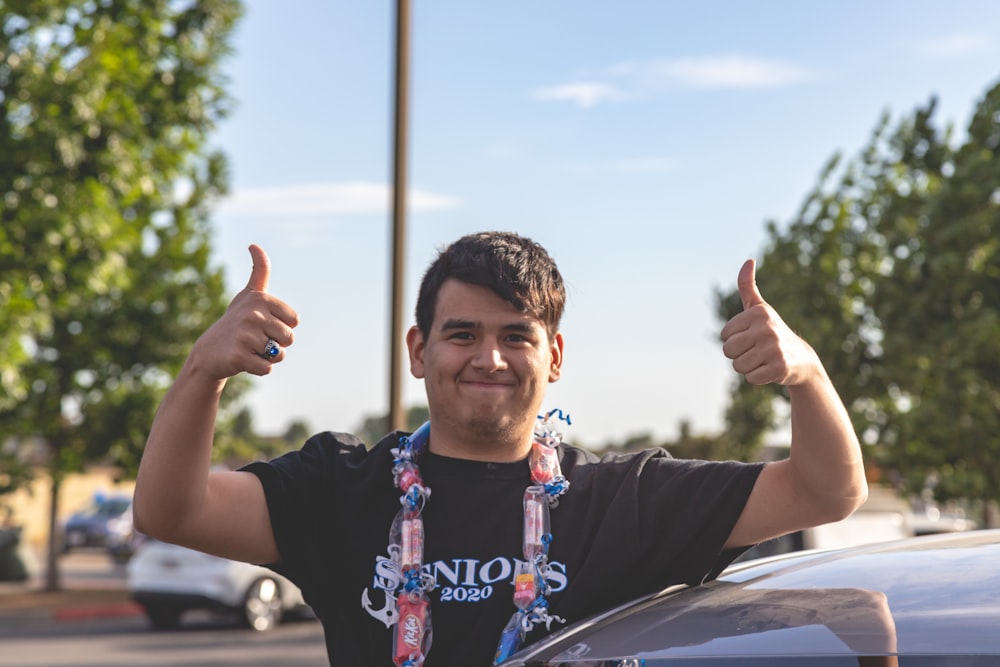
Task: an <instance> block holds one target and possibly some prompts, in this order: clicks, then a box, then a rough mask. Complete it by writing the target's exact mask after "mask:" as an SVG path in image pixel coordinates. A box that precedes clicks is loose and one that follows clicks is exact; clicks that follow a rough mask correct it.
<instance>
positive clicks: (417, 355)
mask: <svg viewBox="0 0 1000 667" xmlns="http://www.w3.org/2000/svg"><path fill="white" fill-rule="evenodd" d="M424 347H425V345H424V335H423V334H422V333H420V328H419V327H417V326H416V325H414V326H412V327H410V329H409V331H407V332H406V349H408V350H409V351H410V375H412V376H413V377H415V378H417V379H418V380H419V379H422V378H423V377H424Z"/></svg>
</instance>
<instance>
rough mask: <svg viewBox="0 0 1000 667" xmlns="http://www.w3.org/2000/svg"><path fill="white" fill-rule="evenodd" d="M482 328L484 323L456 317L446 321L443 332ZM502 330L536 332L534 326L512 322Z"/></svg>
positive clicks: (442, 326) (442, 328)
mask: <svg viewBox="0 0 1000 667" xmlns="http://www.w3.org/2000/svg"><path fill="white" fill-rule="evenodd" d="M482 326H483V324H482V322H475V321H473V320H463V319H459V318H457V317H455V318H450V319H447V320H445V321H444V323H443V324H442V325H441V331H451V330H453V329H479V328H481V327H482ZM500 328H501V329H503V330H504V331H517V332H519V333H531V332H532V331H534V327H532V325H531V324H530V323H528V322H511V323H509V324H505V325H503V326H502V327H500Z"/></svg>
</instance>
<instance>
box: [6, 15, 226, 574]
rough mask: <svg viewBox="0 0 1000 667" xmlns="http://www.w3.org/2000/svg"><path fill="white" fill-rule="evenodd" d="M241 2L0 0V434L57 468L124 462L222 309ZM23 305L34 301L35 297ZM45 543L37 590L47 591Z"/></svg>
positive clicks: (51, 565)
mask: <svg viewBox="0 0 1000 667" xmlns="http://www.w3.org/2000/svg"><path fill="white" fill-rule="evenodd" d="M240 12H241V5H240V4H239V2H237V1H236V0H197V1H196V0H191V1H188V2H183V1H177V0H102V1H100V2H93V1H90V0H0V197H2V209H0V266H2V267H3V269H2V271H3V273H2V274H0V285H2V287H0V322H2V324H0V327H2V329H0V333H3V334H4V337H5V339H6V341H13V343H14V345H15V352H16V357H15V358H14V360H13V362H11V360H9V359H5V360H4V362H0V363H4V365H3V366H0V372H3V374H4V376H3V386H4V389H5V394H4V397H3V398H2V399H0V441H3V440H6V439H9V438H27V437H29V436H35V437H39V438H41V440H42V441H43V442H44V443H46V445H47V449H48V461H49V464H48V471H49V474H50V475H51V477H52V481H53V485H52V489H53V492H52V498H51V509H52V511H51V521H50V528H51V529H52V530H51V533H52V536H53V538H54V537H55V533H56V517H57V513H58V495H59V488H60V483H61V481H62V479H63V477H64V476H65V475H66V474H67V473H68V472H72V471H76V470H79V469H80V468H81V466H82V465H83V464H84V463H85V462H87V461H95V460H102V461H107V462H113V463H117V464H119V465H121V466H123V468H124V469H125V470H126V471H129V470H132V469H134V467H135V466H136V464H137V461H138V456H139V451H140V449H141V446H142V444H143V443H144V441H145V437H146V433H147V431H148V427H149V423H150V421H151V419H152V415H153V412H154V410H155V406H156V405H157V404H158V402H159V399H160V397H161V396H162V393H163V391H164V389H165V387H166V386H167V384H168V382H169V379H170V378H171V377H172V376H173V375H174V373H176V371H177V370H178V369H179V367H180V364H181V363H182V361H183V358H184V356H185V354H186V352H187V349H188V346H189V344H190V343H191V341H193V340H194V338H195V337H196V336H197V335H198V334H199V333H200V332H201V331H202V330H204V329H205V328H206V327H207V326H208V324H209V323H210V322H211V321H212V320H214V319H215V318H216V317H218V315H220V314H221V312H222V310H223V308H224V305H225V304H224V301H223V300H222V292H223V281H222V275H221V273H220V271H219V270H218V269H216V268H213V267H211V266H210V262H209V251H210V247H209V241H210V238H209V229H208V211H209V206H210V205H211V203H212V202H213V201H214V200H215V199H216V198H217V197H218V196H219V195H220V194H221V193H223V192H224V190H225V182H226V170H225V162H224V159H223V157H222V156H221V155H219V154H215V153H212V152H210V151H208V149H207V139H208V136H209V134H210V132H211V131H212V130H213V129H214V128H215V126H216V124H217V122H218V120H219V119H220V118H222V117H223V116H224V115H225V114H226V113H227V111H228V110H229V104H230V103H229V99H228V97H227V96H226V94H225V92H224V90H223V84H224V81H223V79H222V75H221V71H220V63H221V60H222V58H223V57H224V56H225V55H226V54H227V53H228V51H229V46H228V39H229V36H230V34H231V31H232V28H233V26H234V24H235V22H236V21H237V19H238V17H239V15H240ZM29 304H30V305H29ZM52 546H53V543H52V542H51V541H50V549H49V562H48V576H47V582H46V584H47V588H49V589H54V588H58V586H59V581H58V569H57V562H56V560H55V551H56V550H55V549H54V548H52Z"/></svg>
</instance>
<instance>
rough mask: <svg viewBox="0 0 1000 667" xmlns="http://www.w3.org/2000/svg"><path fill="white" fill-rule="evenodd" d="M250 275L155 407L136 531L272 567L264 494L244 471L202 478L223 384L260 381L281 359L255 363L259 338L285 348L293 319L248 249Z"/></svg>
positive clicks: (257, 251)
mask: <svg viewBox="0 0 1000 667" xmlns="http://www.w3.org/2000/svg"><path fill="white" fill-rule="evenodd" d="M250 254H251V256H252V257H253V272H252V273H251V276H250V281H249V282H248V283H247V286H246V288H245V289H244V290H243V291H242V292H240V293H239V294H237V295H236V297H235V298H234V299H233V301H232V303H231V304H230V305H229V308H228V309H227V310H226V313H225V314H224V315H223V316H222V317H221V318H220V319H219V320H218V321H217V322H216V323H215V324H213V325H212V326H211V327H210V328H209V329H208V331H206V332H205V333H204V334H202V336H201V337H200V338H199V339H198V341H197V342H196V343H195V344H194V346H193V348H192V349H191V353H190V354H189V355H188V358H187V360H186V361H185V363H184V366H183V368H182V369H181V372H180V374H179V375H178V376H177V378H176V380H175V381H174V384H173V386H171V388H170V390H169V391H168V392H167V395H166V396H165V397H164V399H163V402H162V403H161V404H160V407H159V410H158V411H157V414H156V417H155V419H154V420H153V425H152V428H151V429H150V433H149V438H148V439H147V441H146V448H145V450H144V452H143V456H142V461H141V463H140V465H139V474H138V477H137V478H136V486H135V498H134V502H133V509H132V511H133V516H134V520H135V525H136V529H137V530H138V531H140V532H142V533H145V534H147V535H149V536H151V537H153V538H155V539H158V540H161V541H164V542H171V543H174V544H181V545H184V546H187V547H191V548H193V549H198V550H200V551H205V552H208V553H212V554H216V555H219V556H224V557H226V558H232V559H235V560H242V561H247V562H253V563H273V562H275V561H277V560H279V553H278V547H277V545H276V544H275V541H274V533H273V531H272V527H271V520H270V516H269V514H268V509H267V502H266V500H265V498H264V490H263V488H262V487H261V484H260V482H259V480H258V479H257V477H256V476H255V475H253V474H252V473H248V472H229V471H225V472H217V471H211V470H210V468H211V457H212V440H213V434H214V431H215V419H216V415H217V413H218V409H219V398H220V397H221V395H222V390H223V388H224V387H225V385H226V380H227V379H228V378H229V377H232V376H233V375H236V374H238V373H241V372H247V373H251V374H253V375H267V374H268V373H270V372H271V368H272V365H273V364H275V363H277V362H279V361H281V360H282V359H283V358H284V355H285V352H284V349H282V351H281V352H280V353H279V354H278V356H277V357H276V358H274V359H273V360H270V361H269V360H267V359H265V358H264V357H263V356H261V352H262V351H263V349H264V345H265V343H266V342H267V339H268V338H273V339H274V340H275V341H276V342H277V343H278V344H279V345H281V346H282V348H284V347H286V346H288V345H291V344H292V342H293V335H292V328H293V327H294V326H296V325H297V324H298V315H296V313H295V311H294V310H292V308H291V307H289V306H288V305H287V304H285V303H284V302H283V301H280V300H279V299H276V298H274V297H272V296H271V295H269V294H268V293H267V283H268V279H269V277H270V263H269V260H268V258H267V255H266V254H265V253H264V251H263V250H262V249H261V248H259V247H258V246H255V245H254V246H250Z"/></svg>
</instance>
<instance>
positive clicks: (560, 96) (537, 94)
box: [532, 81, 622, 109]
mask: <svg viewBox="0 0 1000 667" xmlns="http://www.w3.org/2000/svg"><path fill="white" fill-rule="evenodd" d="M532 96H533V97H534V98H535V99H538V100H547V101H568V102H573V103H575V104H576V105H577V106H578V107H582V108H584V109H586V108H587V107H592V106H594V105H596V104H597V103H598V102H607V101H612V100H616V99H620V98H621V96H622V95H621V92H620V91H619V90H618V89H617V88H616V87H615V86H613V85H610V84H606V83H599V82H594V81H582V82H578V83H567V84H563V85H561V86H545V87H542V88H537V89H535V91H534V93H533V94H532Z"/></svg>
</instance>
